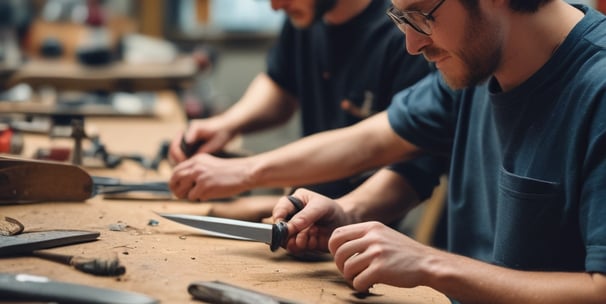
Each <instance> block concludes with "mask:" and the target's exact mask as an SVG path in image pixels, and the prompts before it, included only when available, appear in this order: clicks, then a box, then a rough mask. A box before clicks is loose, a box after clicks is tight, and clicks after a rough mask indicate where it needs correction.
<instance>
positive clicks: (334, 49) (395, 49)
mask: <svg viewBox="0 0 606 304" xmlns="http://www.w3.org/2000/svg"><path fill="white" fill-rule="evenodd" d="M387 7H388V1H384V0H375V1H372V2H371V4H369V6H368V7H367V8H366V9H365V10H364V11H363V12H362V13H361V14H360V15H358V16H356V17H354V19H352V20H350V21H349V22H347V23H345V24H340V25H328V24H326V23H324V22H323V21H316V22H315V23H313V24H312V25H311V26H310V27H309V28H307V29H297V28H295V27H294V26H293V25H292V24H290V22H289V21H288V20H287V21H286V22H285V24H284V27H283V29H282V32H281V34H280V37H279V39H278V40H277V43H276V45H275V46H274V47H273V48H272V49H271V51H270V53H269V55H268V60H267V61H268V67H267V73H268V75H269V76H270V77H271V78H272V79H273V81H275V82H276V83H277V84H279V85H280V86H281V87H282V88H284V89H286V90H287V91H289V92H290V93H292V94H293V95H294V96H296V97H297V98H298V101H299V104H300V108H301V117H302V124H303V126H302V130H303V134H302V135H303V136H307V135H310V134H314V133H317V132H322V131H326V130H330V129H335V128H341V127H345V126H349V125H352V124H354V123H356V122H358V121H360V120H361V118H360V117H355V116H353V115H351V114H349V113H347V112H345V111H343V110H342V109H341V106H340V104H341V102H342V101H343V100H349V101H350V102H352V103H354V104H355V105H357V106H358V107H361V108H362V107H364V102H366V103H367V105H366V106H370V109H371V111H372V112H379V111H382V110H385V109H386V108H387V106H388V105H389V103H390V102H391V98H392V96H393V95H394V94H395V93H396V92H398V91H400V90H402V89H404V88H406V87H408V86H410V85H412V84H413V83H415V82H416V81H418V80H419V79H421V78H422V77H423V76H425V75H426V74H427V73H428V72H429V70H430V68H429V64H428V63H427V61H425V59H424V58H423V57H422V56H411V55H409V54H408V53H407V52H406V50H405V37H404V35H403V34H402V32H400V30H398V28H397V27H396V26H394V24H393V23H392V22H391V20H389V18H388V17H387V16H386V15H385V10H386V8H387Z"/></svg>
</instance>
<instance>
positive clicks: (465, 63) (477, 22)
mask: <svg viewBox="0 0 606 304" xmlns="http://www.w3.org/2000/svg"><path fill="white" fill-rule="evenodd" d="M465 20H466V21H465V30H464V32H465V35H464V37H463V39H462V41H463V43H464V46H463V47H461V48H459V49H458V50H455V51H453V52H452V57H453V58H458V59H459V60H460V62H461V65H462V66H461V67H460V68H459V69H458V71H442V70H440V72H441V73H442V76H443V77H444V80H445V81H446V83H447V84H448V86H449V87H451V88H453V89H463V88H466V87H472V86H475V85H478V84H480V83H482V82H484V81H486V80H487V79H488V78H489V77H490V76H491V75H493V74H494V72H495V71H496V70H497V68H498V67H499V64H500V62H501V58H502V44H501V43H502V42H501V41H502V40H500V39H499V30H498V27H497V26H496V25H495V24H494V23H491V22H490V21H489V20H488V19H487V18H485V16H483V15H482V12H481V11H478V12H474V16H473V17H472V16H469V18H465ZM447 53H448V52H447V51H445V50H443V49H439V48H434V47H432V46H427V47H426V49H424V50H423V54H424V55H425V57H428V58H440V57H442V56H444V54H447Z"/></svg>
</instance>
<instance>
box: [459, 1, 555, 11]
mask: <svg viewBox="0 0 606 304" xmlns="http://www.w3.org/2000/svg"><path fill="white" fill-rule="evenodd" d="M459 1H461V3H462V4H463V5H464V6H465V7H467V8H468V9H477V8H478V1H481V0H459ZM550 1H551V0H509V8H511V9H512V10H513V11H516V12H526V13H534V12H536V11H537V10H539V7H541V6H542V5H544V4H546V3H548V2H550Z"/></svg>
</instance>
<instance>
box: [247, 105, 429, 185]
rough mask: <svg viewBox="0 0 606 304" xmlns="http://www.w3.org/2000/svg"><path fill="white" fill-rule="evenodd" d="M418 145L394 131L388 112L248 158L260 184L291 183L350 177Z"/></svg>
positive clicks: (410, 154)
mask: <svg viewBox="0 0 606 304" xmlns="http://www.w3.org/2000/svg"><path fill="white" fill-rule="evenodd" d="M416 152H417V149H416V147H414V146H413V145H411V144H410V143H408V142H406V141H404V140H403V139H401V138H400V137H399V136H398V135H397V134H395V133H394V132H393V131H392V130H391V127H390V126H389V123H388V121H387V118H386V115H385V113H380V114H377V115H375V116H373V117H371V118H368V119H366V120H364V121H362V122H360V123H358V124H356V125H354V126H351V127H347V128H342V129H337V130H333V131H327V132H321V133H318V134H315V135H312V136H308V137H305V138H303V139H300V140H298V141H296V142H294V143H291V144H288V145H286V146H284V147H281V148H279V149H276V150H273V151H270V152H266V153H262V154H259V155H256V156H254V157H252V158H251V159H250V160H249V163H250V164H251V166H252V167H251V179H252V180H253V181H254V183H255V184H256V185H257V186H292V185H303V184H310V183H319V182H325V181H330V180H335V179H338V178H343V177H347V176H351V175H353V174H355V173H358V172H362V171H365V170H368V169H371V168H377V167H380V166H383V165H385V164H389V163H391V162H394V161H396V160H400V159H402V158H406V157H413V156H414V155H415V154H416Z"/></svg>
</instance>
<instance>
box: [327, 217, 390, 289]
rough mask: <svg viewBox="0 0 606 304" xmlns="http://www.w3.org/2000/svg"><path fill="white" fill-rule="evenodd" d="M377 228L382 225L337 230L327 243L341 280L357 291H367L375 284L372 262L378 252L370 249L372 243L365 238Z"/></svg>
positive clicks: (354, 225)
mask: <svg viewBox="0 0 606 304" xmlns="http://www.w3.org/2000/svg"><path fill="white" fill-rule="evenodd" d="M377 226H382V224H381V223H378V222H368V223H361V224H353V225H348V226H344V227H341V228H337V229H335V231H334V232H333V234H332V236H331V238H330V240H329V242H328V247H329V251H330V253H331V254H332V255H333V257H334V261H335V264H336V266H337V268H338V269H339V271H340V272H341V273H342V274H343V278H345V279H346V280H347V281H349V282H351V284H352V286H353V287H354V289H356V290H358V291H367V290H368V289H369V288H370V287H372V285H373V284H375V283H376V282H375V281H374V279H375V274H374V272H376V271H375V270H373V267H375V266H376V265H374V266H373V261H375V259H376V256H377V254H380V252H379V253H376V252H374V251H376V250H374V251H373V250H372V249H371V248H372V247H371V246H372V241H371V240H369V239H368V238H367V237H365V236H366V235H367V233H368V232H369V231H370V230H372V229H374V228H376V227H377Z"/></svg>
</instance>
